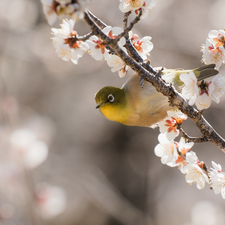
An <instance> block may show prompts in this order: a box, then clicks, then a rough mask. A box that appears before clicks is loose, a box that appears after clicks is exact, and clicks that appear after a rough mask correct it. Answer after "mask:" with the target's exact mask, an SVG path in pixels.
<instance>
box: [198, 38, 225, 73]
mask: <svg viewBox="0 0 225 225" xmlns="http://www.w3.org/2000/svg"><path fill="white" fill-rule="evenodd" d="M201 51H202V52H203V55H202V61H203V62H204V63H205V64H211V63H215V64H216V69H219V68H220V66H221V65H222V63H224V61H225V49H224V47H223V46H218V47H216V46H215V44H213V43H212V42H211V41H210V40H209V39H206V45H203V46H202V49H201Z"/></svg>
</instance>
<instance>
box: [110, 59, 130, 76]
mask: <svg viewBox="0 0 225 225" xmlns="http://www.w3.org/2000/svg"><path fill="white" fill-rule="evenodd" d="M106 60H107V64H108V66H110V67H112V69H111V71H112V72H116V71H118V73H119V76H120V77H124V76H125V75H126V74H127V70H128V66H127V65H126V64H125V62H124V61H123V60H122V59H121V58H120V57H118V56H116V55H109V57H107V58H106Z"/></svg>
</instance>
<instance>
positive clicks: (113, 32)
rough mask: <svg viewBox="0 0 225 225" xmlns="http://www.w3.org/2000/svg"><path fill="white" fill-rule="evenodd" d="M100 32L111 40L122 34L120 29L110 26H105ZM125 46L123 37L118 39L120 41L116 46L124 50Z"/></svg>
mask: <svg viewBox="0 0 225 225" xmlns="http://www.w3.org/2000/svg"><path fill="white" fill-rule="evenodd" d="M102 32H103V33H104V34H106V35H107V36H109V37H110V38H112V39H115V38H116V37H117V36H118V35H119V34H121V33H122V32H123V29H122V28H121V27H111V26H107V27H105V28H104V29H102ZM125 44H126V40H125V38H124V37H122V38H120V40H119V41H118V45H119V46H120V47H121V48H123V49H125V48H124V47H123V46H124V45H125Z"/></svg>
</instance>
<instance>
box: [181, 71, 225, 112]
mask: <svg viewBox="0 0 225 225" xmlns="http://www.w3.org/2000/svg"><path fill="white" fill-rule="evenodd" d="M180 80H181V81H183V83H184V87H183V88H182V91H181V93H182V96H183V97H184V98H185V99H187V100H189V104H190V105H193V104H194V103H195V105H196V106H197V108H198V109H199V110H202V109H207V108H209V107H210V105H211V102H212V100H213V101H215V102H216V103H219V101H220V98H221V97H222V96H223V95H224V94H225V85H224V84H225V77H224V76H221V75H217V76H215V77H214V78H213V79H212V81H209V82H208V81H204V80H202V81H197V79H196V77H195V75H194V73H193V72H192V71H191V72H189V74H186V73H183V74H181V75H180Z"/></svg>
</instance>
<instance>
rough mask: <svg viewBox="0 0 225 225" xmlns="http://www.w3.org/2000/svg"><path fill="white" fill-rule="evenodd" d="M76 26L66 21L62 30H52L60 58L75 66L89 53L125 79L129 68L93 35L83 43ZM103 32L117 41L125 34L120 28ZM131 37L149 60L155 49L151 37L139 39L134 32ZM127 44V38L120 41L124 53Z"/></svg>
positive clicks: (107, 28) (56, 50)
mask: <svg viewBox="0 0 225 225" xmlns="http://www.w3.org/2000/svg"><path fill="white" fill-rule="evenodd" d="M74 25H75V20H73V19H70V20H68V19H65V20H63V23H62V24H61V29H56V28H52V34H53V37H52V38H51V39H52V42H53V45H54V48H55V52H56V53H57V54H58V56H59V57H60V58H62V59H63V60H65V61H69V60H71V61H72V62H73V63H74V64H77V63H78V59H79V58H81V57H82V56H83V54H84V53H85V52H87V51H89V53H90V55H91V56H92V57H93V58H94V59H95V60H103V59H105V60H106V61H107V64H108V66H109V67H111V68H112V69H111V71H112V72H116V71H118V73H119V76H120V77H124V76H125V75H126V74H127V71H128V66H127V65H126V64H125V62H124V61H123V60H122V59H121V58H120V57H118V56H117V55H115V54H114V53H112V52H110V49H109V48H108V47H107V45H106V44H105V43H104V42H103V40H101V39H100V38H98V37H97V36H95V35H93V36H91V37H90V38H89V39H88V40H86V41H82V40H81V39H79V37H78V34H77V32H76V31H75V30H74ZM102 32H103V33H104V34H106V35H107V36H108V37H110V38H112V39H115V38H116V37H117V36H118V35H119V34H120V33H122V32H123V30H122V28H120V27H111V26H107V27H105V28H104V29H102ZM129 37H130V40H131V43H132V44H133V46H134V48H135V49H136V50H137V52H138V53H139V54H140V56H141V57H142V58H143V59H147V55H149V53H150V51H151V50H152V49H153V44H152V42H151V41H150V40H151V37H149V36H146V37H143V38H142V39H139V38H138V35H136V34H133V33H132V32H130V33H129ZM125 43H126V41H125V38H124V37H122V38H121V39H120V40H119V42H118V45H119V46H120V47H121V48H122V49H123V51H124V52H127V51H126V49H125V48H124V47H123V46H124V45H125Z"/></svg>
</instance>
